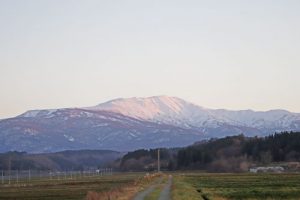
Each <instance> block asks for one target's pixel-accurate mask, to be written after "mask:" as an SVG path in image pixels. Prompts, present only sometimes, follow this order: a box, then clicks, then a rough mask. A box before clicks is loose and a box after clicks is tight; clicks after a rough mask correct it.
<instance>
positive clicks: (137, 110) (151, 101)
mask: <svg viewBox="0 0 300 200" xmlns="http://www.w3.org/2000/svg"><path fill="white" fill-rule="evenodd" d="M88 109H91V110H107V111H112V112H117V113H121V114H123V115H126V116H131V117H133V118H137V119H141V120H147V121H152V122H158V123H167V124H172V125H176V126H180V127H185V128H197V129H202V130H204V129H212V128H219V127H222V126H237V127H247V128H254V129H257V134H268V133H269V134H270V133H272V132H275V131H286V130H299V129H300V114H299V113H291V112H288V111H286V110H271V111H266V112H261V111H258V112H255V111H252V110H241V111H231V110H224V109H208V108H203V107H200V106H197V105H195V104H192V103H190V102H186V101H184V100H182V99H180V98H177V97H168V96H155V97H148V98H128V99H116V100H112V101H109V102H106V103H103V104H99V105H97V106H94V107H90V108H88ZM204 132H207V131H204ZM207 133H208V134H209V132H207Z"/></svg>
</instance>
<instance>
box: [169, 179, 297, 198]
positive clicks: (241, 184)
mask: <svg viewBox="0 0 300 200" xmlns="http://www.w3.org/2000/svg"><path fill="white" fill-rule="evenodd" d="M172 196H173V200H181V199H190V200H197V199H200V200H201V199H204V200H209V199H215V200H221V199H222V200H223V199H230V200H239V199H249V200H250V199H251V200H254V199H282V200H283V199H284V200H289V199H290V200H292V199H293V200H294V199H300V174H205V173H198V174H197V173H190V174H184V175H175V178H174V185H173V191H172Z"/></svg>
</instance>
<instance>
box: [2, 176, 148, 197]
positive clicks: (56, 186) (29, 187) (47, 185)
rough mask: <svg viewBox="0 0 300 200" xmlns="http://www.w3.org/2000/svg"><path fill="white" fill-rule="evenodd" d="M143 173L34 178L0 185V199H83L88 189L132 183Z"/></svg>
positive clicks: (107, 189)
mask: <svg viewBox="0 0 300 200" xmlns="http://www.w3.org/2000/svg"><path fill="white" fill-rule="evenodd" d="M143 175H144V173H143V174H141V173H124V174H116V175H112V176H103V177H88V178H82V179H77V180H49V179H35V180H32V181H31V182H29V183H28V182H26V181H24V183H22V182H20V183H19V184H11V185H0V199H5V200H12V199H17V200H19V199H22V200H38V199H43V200H50V199H51V200H54V199H55V200H60V199H61V200H68V199H72V200H73V199H74V200H77V199H78V200H79V199H80V200H83V199H85V197H86V195H87V192H88V191H95V192H100V193H101V192H105V191H112V190H116V189H118V188H122V187H125V186H128V185H132V184H133V183H134V182H135V181H136V180H138V179H141V177H142V176H143Z"/></svg>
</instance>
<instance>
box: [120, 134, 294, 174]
mask: <svg viewBox="0 0 300 200" xmlns="http://www.w3.org/2000/svg"><path fill="white" fill-rule="evenodd" d="M160 152H161V168H162V170H185V169H187V170H193V169H195V170H205V171H211V172H242V171H248V170H249V168H250V167H252V166H260V165H269V164H271V163H272V164H273V163H275V162H276V163H278V162H295V161H296V162H299V161H300V132H283V133H276V134H274V135H270V136H267V137H261V138H259V137H245V136H244V135H237V136H230V137H225V138H221V139H211V140H208V141H201V142H198V143H196V144H194V145H192V146H188V147H185V148H179V149H160ZM120 168H121V170H124V171H129V170H150V171H151V170H155V169H156V168H157V149H150V150H137V151H133V152H129V153H127V154H126V155H125V156H124V157H123V158H122V159H121V162H120Z"/></svg>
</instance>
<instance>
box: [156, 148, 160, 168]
mask: <svg viewBox="0 0 300 200" xmlns="http://www.w3.org/2000/svg"><path fill="white" fill-rule="evenodd" d="M157 172H160V152H159V149H157Z"/></svg>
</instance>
